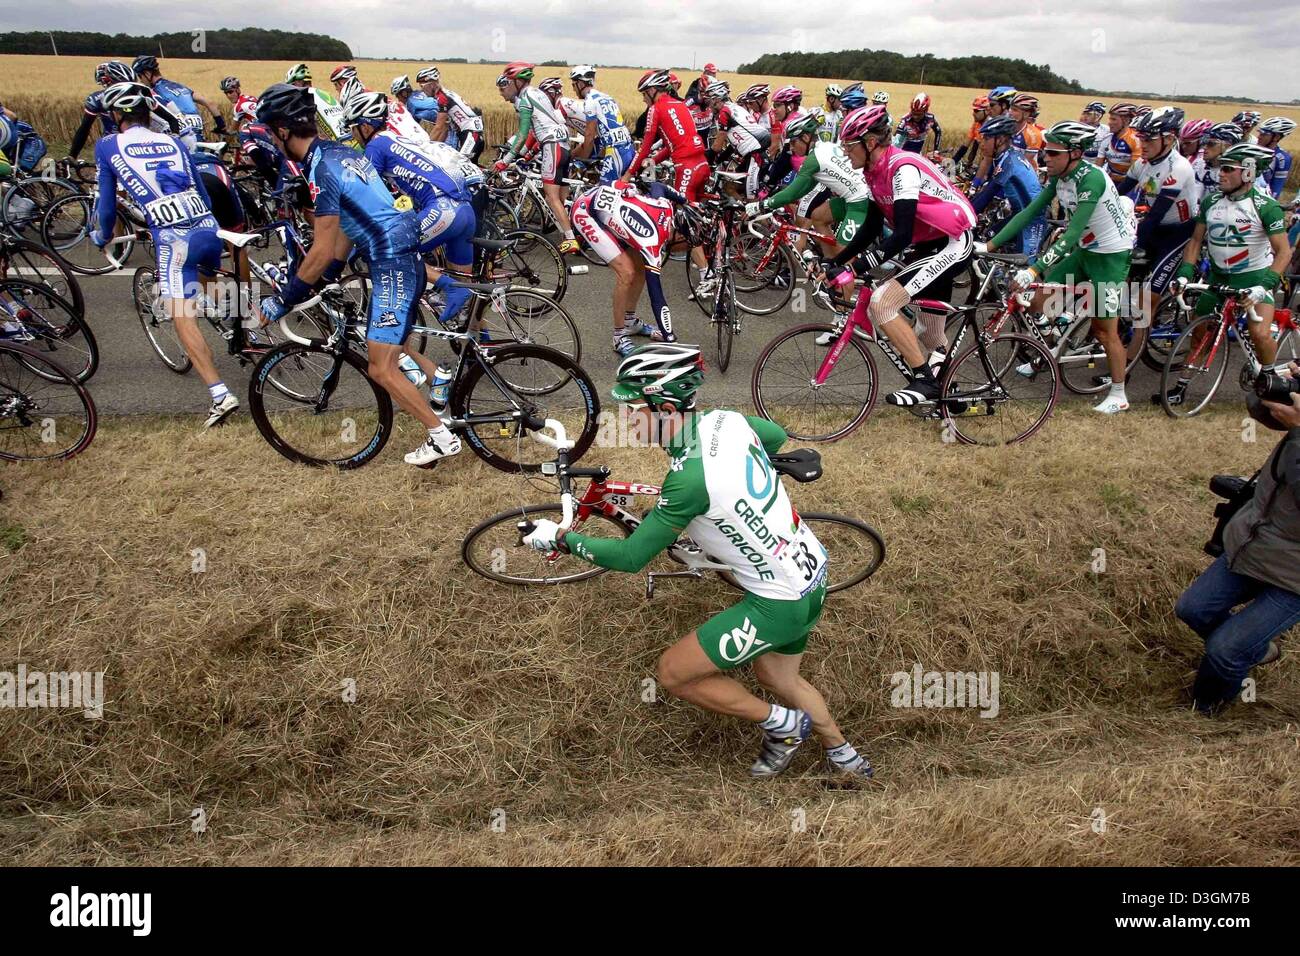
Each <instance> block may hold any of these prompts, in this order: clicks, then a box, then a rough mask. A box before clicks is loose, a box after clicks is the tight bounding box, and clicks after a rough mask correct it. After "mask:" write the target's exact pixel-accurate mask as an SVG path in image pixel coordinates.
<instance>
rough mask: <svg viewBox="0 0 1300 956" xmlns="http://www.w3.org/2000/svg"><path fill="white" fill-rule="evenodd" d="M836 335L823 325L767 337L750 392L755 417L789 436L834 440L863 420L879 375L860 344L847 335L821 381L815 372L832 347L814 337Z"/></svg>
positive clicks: (872, 403)
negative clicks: (820, 382) (822, 343)
mask: <svg viewBox="0 0 1300 956" xmlns="http://www.w3.org/2000/svg"><path fill="white" fill-rule="evenodd" d="M826 333H831V334H833V335H834V336H835V339H836V340H838V338H839V335H838V333H836V332H835V331H834V329H833V328H832V326H829V325H797V326H795V327H794V328H791V329H786V330H785V331H784V332H782V333H781V334H780V335H778V336H777V337H776V338H774V339H772V341H771V342H769V343H768V344H767V345H766V346H765V347H764V348H763V351H762V352H761V353H760V354H759V356H758V361H757V362H755V363H754V372H753V377H752V379H751V381H750V394H751V397H752V398H753V400H754V407H755V408H757V409H758V413H759V414H760V415H762V416H763V417H764V418H766V419H768V420H769V421H773V422H776V423H777V424H779V425H780V426H781V427H782V428H784V429H785V430H786V433H787V434H789V435H790V437H791V438H800V439H803V440H805V441H834V440H836V439H838V438H843V437H844V436H845V435H847V434H849V433H850V432H852V431H853V430H854V429H855V428H857V427H858V426H859V425H861V424H862V423H863V422H864V421H866V420H867V416H869V415H870V414H871V410H872V409H873V408H874V407H875V404H876V392H877V390H878V389H879V387H880V376H879V375H878V374H877V372H876V363H875V360H874V359H873V358H872V357H871V353H870V352H868V351H867V346H866V343H864V342H863V341H861V340H860V339H859V338H858V337H857V336H856V335H851V336H850V337H849V338H848V340H847V342H846V344H845V347H844V349H843V351H842V352H840V354H839V357H838V360H837V361H836V363H835V367H834V368H833V369H831V371H830V374H829V375H828V376H827V378H826V381H825V382H823V383H822V384H821V385H817V384H816V383H815V378H816V376H817V372H818V370H819V369H820V368H821V365H822V362H823V361H824V360H825V359H826V357H827V355H828V353H830V352H832V351H833V350H834V348H835V344H834V341H832V344H831V345H829V346H826V345H818V344H817V341H816V340H817V337H818V336H820V335H824V334H826Z"/></svg>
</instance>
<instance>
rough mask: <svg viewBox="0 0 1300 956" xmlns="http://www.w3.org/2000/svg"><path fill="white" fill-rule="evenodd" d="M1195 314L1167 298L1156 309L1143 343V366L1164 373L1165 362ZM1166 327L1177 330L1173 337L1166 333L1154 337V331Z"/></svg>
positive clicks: (1175, 300)
mask: <svg viewBox="0 0 1300 956" xmlns="http://www.w3.org/2000/svg"><path fill="white" fill-rule="evenodd" d="M1193 317H1194V316H1193V313H1192V311H1191V310H1190V309H1183V308H1182V306H1180V305H1179V304H1178V300H1177V299H1174V298H1167V299H1165V300H1164V301H1163V302H1161V303H1160V305H1159V306H1158V307H1157V308H1156V312H1155V315H1154V316H1153V317H1152V319H1151V327H1150V328H1149V329H1147V339H1146V342H1145V343H1143V345H1144V347H1143V349H1142V364H1143V365H1145V366H1146V367H1147V368H1149V369H1151V371H1153V372H1163V371H1164V370H1165V360H1166V359H1167V358H1169V350H1170V349H1171V348H1173V345H1174V343H1175V342H1177V341H1178V337H1179V336H1180V335H1182V334H1183V331H1184V330H1185V329H1186V328H1187V325H1188V320H1189V319H1192V318H1193ZM1164 325H1171V326H1172V327H1173V329H1174V330H1175V331H1174V332H1173V334H1172V335H1170V334H1168V333H1166V334H1162V335H1159V336H1154V335H1152V334H1151V333H1152V331H1153V330H1155V329H1158V328H1161V327H1162V326H1164Z"/></svg>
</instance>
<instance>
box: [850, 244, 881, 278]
mask: <svg viewBox="0 0 1300 956" xmlns="http://www.w3.org/2000/svg"><path fill="white" fill-rule="evenodd" d="M884 261H885V257H884V256H882V255H881V254H880V250H878V249H868V250H867V251H866V252H864V253H862V255H860V256H858V257H857V258H856V259H854V260H853V271H854V272H855V273H857V274H858V275H860V276H862V275H866V274H867V273H868V272H870V271H871V270H872V269H874V268H876V267H877V266H878V265H880V264H881V263H882V262H884Z"/></svg>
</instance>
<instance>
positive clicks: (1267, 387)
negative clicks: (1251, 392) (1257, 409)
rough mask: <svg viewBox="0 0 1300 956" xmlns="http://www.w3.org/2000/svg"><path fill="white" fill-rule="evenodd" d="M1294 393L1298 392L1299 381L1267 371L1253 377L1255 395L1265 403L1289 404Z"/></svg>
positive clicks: (1299, 389)
mask: <svg viewBox="0 0 1300 956" xmlns="http://www.w3.org/2000/svg"><path fill="white" fill-rule="evenodd" d="M1296 392H1300V379H1294V378H1291V377H1290V376H1287V375H1279V374H1278V373H1277V372H1268V371H1263V372H1260V373H1259V374H1258V375H1257V376H1255V394H1256V395H1258V396H1259V397H1260V398H1262V399H1264V401H1266V402H1282V403H1283V404H1290V402H1291V396H1292V395H1294V394H1295V393H1296Z"/></svg>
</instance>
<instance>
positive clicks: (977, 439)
mask: <svg viewBox="0 0 1300 956" xmlns="http://www.w3.org/2000/svg"><path fill="white" fill-rule="evenodd" d="M1006 368H1010V369H1011V371H1007V372H1000V371H999V370H1000V369H1006ZM1060 384H1061V379H1060V369H1059V368H1058V366H1057V364H1056V361H1055V360H1054V358H1053V357H1052V353H1051V352H1050V351H1048V349H1047V346H1045V345H1043V343H1042V342H1040V341H1038V339H1036V338H1033V337H1032V336H1028V335H1021V334H1019V333H1004V334H1002V335H999V336H998V337H997V338H995V339H992V340H981V341H979V342H976V343H974V344H972V345H971V346H969V347H968V348H967V349H966V350H965V351H963V352H962V353H961V354H960V355H958V356H957V357H956V358H955V359H953V360H952V363H951V364H950V365H949V366H948V370H947V372H945V373H944V376H943V381H942V382H940V388H941V390H942V394H943V396H944V397H943V399H942V400H941V401H942V403H943V415H944V424H945V427H946V428H947V429H948V431H949V433H950V434H951V435H952V436H953V437H954V438H955V439H956V440H957V441H960V442H962V443H963V444H967V445H1009V444H1014V443H1016V442H1022V441H1024V440H1025V439H1026V438H1029V437H1030V436H1031V435H1033V434H1034V433H1035V432H1036V431H1038V429H1040V428H1042V427H1043V423H1044V422H1046V421H1047V419H1048V418H1049V417H1050V416H1051V414H1052V409H1053V407H1054V406H1055V405H1056V399H1057V396H1058V394H1059V392H1060Z"/></svg>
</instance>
